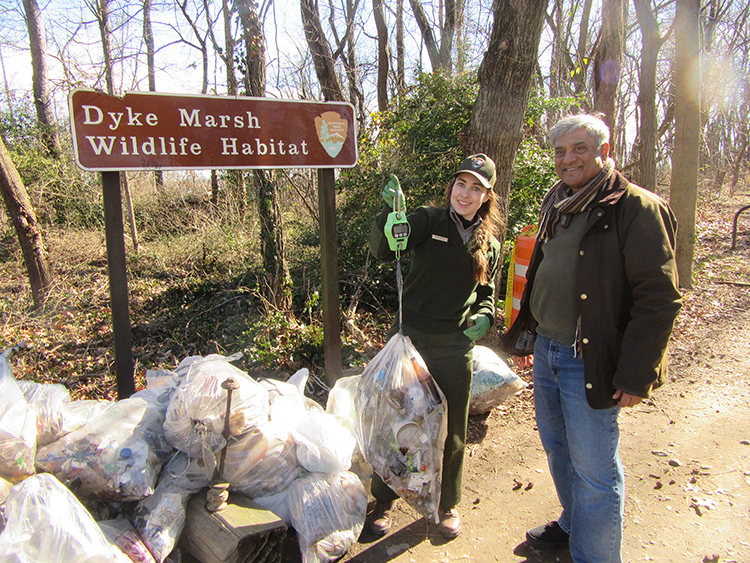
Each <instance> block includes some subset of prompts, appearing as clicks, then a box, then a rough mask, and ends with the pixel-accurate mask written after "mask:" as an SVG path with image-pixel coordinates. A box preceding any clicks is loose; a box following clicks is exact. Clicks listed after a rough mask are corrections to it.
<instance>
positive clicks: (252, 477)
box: [223, 421, 302, 499]
mask: <svg viewBox="0 0 750 563" xmlns="http://www.w3.org/2000/svg"><path fill="white" fill-rule="evenodd" d="M301 472H302V467H300V465H299V463H298V462H297V445H296V444H295V442H294V440H293V439H292V436H291V434H290V433H289V431H288V430H287V429H286V428H285V427H284V426H283V425H281V424H279V423H277V422H274V421H270V422H268V423H266V424H264V425H262V426H260V427H258V428H256V429H254V430H251V431H250V432H247V433H245V434H243V435H241V436H233V437H231V438H230V439H229V442H228V443H227V450H226V456H225V459H224V475H223V476H224V479H225V480H226V481H227V482H228V483H229V488H230V489H232V490H234V491H240V492H242V493H244V494H246V495H247V496H249V497H250V498H251V499H255V498H256V497H260V496H269V495H274V494H277V493H280V492H282V491H285V490H286V489H287V488H288V487H289V485H290V484H291V483H292V482H293V481H294V480H295V479H296V478H297V477H299V475H300V473H301Z"/></svg>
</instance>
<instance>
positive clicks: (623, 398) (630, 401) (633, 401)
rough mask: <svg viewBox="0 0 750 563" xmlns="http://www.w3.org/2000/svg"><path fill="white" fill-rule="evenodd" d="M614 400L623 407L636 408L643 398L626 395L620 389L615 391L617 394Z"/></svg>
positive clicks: (613, 396)
mask: <svg viewBox="0 0 750 563" xmlns="http://www.w3.org/2000/svg"><path fill="white" fill-rule="evenodd" d="M612 398H613V399H614V400H615V402H616V403H617V404H618V405H620V406H621V407H634V406H636V405H637V404H638V403H640V402H641V401H642V400H643V397H639V396H638V395H631V394H630V393H625V391H621V390H620V389H618V390H617V391H615V394H614V395H612Z"/></svg>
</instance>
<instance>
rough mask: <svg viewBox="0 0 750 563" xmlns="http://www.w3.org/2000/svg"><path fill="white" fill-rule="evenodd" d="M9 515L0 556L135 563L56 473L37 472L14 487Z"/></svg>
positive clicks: (23, 562) (39, 562)
mask: <svg viewBox="0 0 750 563" xmlns="http://www.w3.org/2000/svg"><path fill="white" fill-rule="evenodd" d="M5 517H6V519H7V523H6V526H5V530H4V531H3V533H2V534H0V561H3V562H8V563H72V562H73V561H85V562H86V563H131V561H130V559H129V558H128V557H127V556H126V555H124V554H123V553H122V551H120V549H118V548H117V547H116V546H114V545H112V544H111V543H110V542H109V540H107V538H106V537H105V535H104V533H103V532H102V530H101V529H100V528H99V526H98V524H97V523H96V522H95V521H94V519H93V518H92V517H91V515H90V514H89V513H88V511H87V510H86V509H85V508H84V507H83V506H82V505H81V503H80V502H79V501H78V499H76V497H75V496H74V495H73V493H71V492H70V491H69V490H68V488H67V487H65V485H63V484H62V483H60V481H58V480H57V479H56V478H55V477H54V476H53V475H49V474H46V473H42V474H39V475H34V476H33V477H29V478H28V479H25V480H23V481H21V482H20V483H19V484H18V485H16V486H15V487H13V489H11V491H10V494H9V495H8V498H7V500H6V502H5Z"/></svg>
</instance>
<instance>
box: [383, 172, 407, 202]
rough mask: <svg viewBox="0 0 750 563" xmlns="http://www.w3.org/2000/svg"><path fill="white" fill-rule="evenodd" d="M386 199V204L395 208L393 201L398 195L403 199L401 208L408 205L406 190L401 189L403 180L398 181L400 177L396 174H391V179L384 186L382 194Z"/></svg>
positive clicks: (384, 199)
mask: <svg viewBox="0 0 750 563" xmlns="http://www.w3.org/2000/svg"><path fill="white" fill-rule="evenodd" d="M380 195H381V196H382V198H383V201H385V204H386V205H387V206H388V207H390V208H391V209H393V208H394V207H393V203H394V200H395V199H396V197H398V198H399V200H400V201H401V209H403V208H404V207H405V206H406V200H405V199H404V192H403V191H402V190H401V182H399V181H398V177H397V176H396V175H395V174H391V179H390V180H389V182H388V183H387V184H386V185H385V186H384V187H383V192H382V193H381V194H380Z"/></svg>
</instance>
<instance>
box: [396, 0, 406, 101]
mask: <svg viewBox="0 0 750 563" xmlns="http://www.w3.org/2000/svg"><path fill="white" fill-rule="evenodd" d="M404 64H405V63H404V0H396V91H397V92H398V97H399V101H400V100H401V96H402V95H403V94H404V92H405V91H406V70H405V67H404Z"/></svg>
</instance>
